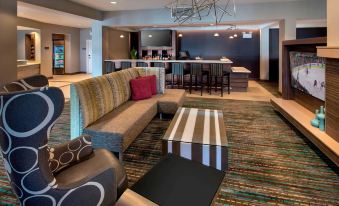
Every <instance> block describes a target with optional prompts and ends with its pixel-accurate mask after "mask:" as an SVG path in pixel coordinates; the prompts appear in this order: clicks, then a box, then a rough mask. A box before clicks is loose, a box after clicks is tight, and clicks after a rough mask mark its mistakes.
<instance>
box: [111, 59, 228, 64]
mask: <svg viewBox="0 0 339 206" xmlns="http://www.w3.org/2000/svg"><path fill="white" fill-rule="evenodd" d="M105 61H106V62H123V61H128V62H133V63H134V62H146V63H147V62H164V63H198V64H199V63H200V64H232V63H233V62H232V61H231V60H229V59H225V60H144V59H107V60H105Z"/></svg>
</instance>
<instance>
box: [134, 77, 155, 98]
mask: <svg viewBox="0 0 339 206" xmlns="http://www.w3.org/2000/svg"><path fill="white" fill-rule="evenodd" d="M138 79H147V80H148V81H150V89H151V92H152V95H156V94H157V77H156V76H155V75H151V76H144V77H138Z"/></svg>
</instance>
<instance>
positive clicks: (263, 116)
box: [0, 98, 339, 205]
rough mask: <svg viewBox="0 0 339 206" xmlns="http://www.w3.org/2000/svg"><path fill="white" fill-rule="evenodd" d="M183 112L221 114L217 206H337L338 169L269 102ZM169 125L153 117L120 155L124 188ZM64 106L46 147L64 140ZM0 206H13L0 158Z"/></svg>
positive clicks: (199, 102) (147, 162) (197, 102)
mask: <svg viewBox="0 0 339 206" xmlns="http://www.w3.org/2000/svg"><path fill="white" fill-rule="evenodd" d="M185 106H186V107H198V108H209V109H220V110H223V113H224V118H225V125H226V130H227V135H228V140H229V144H230V157H229V158H230V169H229V171H228V172H227V174H226V176H225V179H224V181H223V183H222V188H221V191H220V193H219V194H218V199H217V205H339V175H338V174H339V169H338V167H335V166H334V165H333V163H331V162H329V160H328V159H327V158H326V157H325V156H324V155H323V154H321V153H320V152H319V151H318V150H317V149H316V148H314V146H312V144H311V143H310V142H309V141H308V140H306V139H305V138H304V137H303V136H302V135H301V134H299V133H298V132H297V131H295V130H294V129H293V127H291V126H290V125H289V124H288V123H287V122H286V121H284V119H283V118H282V117H280V116H279V115H278V114H277V113H275V112H274V110H273V109H272V107H271V106H270V104H269V103H265V102H251V101H236V100H213V99H201V98H187V99H186V101H185ZM169 123H170V120H169V119H168V120H160V119H159V118H155V119H154V120H153V121H152V122H151V124H150V125H149V126H148V127H147V128H146V129H145V130H144V132H143V133H142V134H141V135H140V136H139V137H138V138H137V139H136V140H135V141H134V142H133V144H132V145H131V146H130V147H129V149H128V150H127V151H126V154H125V157H124V164H125V167H126V169H127V173H128V177H129V181H130V185H131V184H133V183H134V182H136V181H137V180H138V179H139V178H140V177H141V176H142V175H143V174H145V173H146V172H147V171H148V170H149V169H150V168H152V166H153V165H154V164H156V163H157V162H158V161H159V159H160V155H161V141H160V139H161V137H162V136H163V135H164V133H165V131H166V129H167V127H168V126H169ZM68 131H69V105H68V104H67V105H66V107H65V111H64V113H63V115H62V117H61V118H60V120H59V122H58V123H57V125H56V126H55V128H54V129H53V131H52V133H53V135H52V137H51V140H50V143H52V144H56V143H60V142H63V141H65V139H66V137H68V136H69V132H68ZM0 204H2V205H15V204H17V201H16V198H15V197H14V196H13V193H12V191H11V189H10V187H9V185H8V182H7V177H6V175H5V173H4V169H3V164H2V159H1V158H0Z"/></svg>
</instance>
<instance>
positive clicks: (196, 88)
mask: <svg viewBox="0 0 339 206" xmlns="http://www.w3.org/2000/svg"><path fill="white" fill-rule="evenodd" d="M194 78H195V91H197V90H198V75H195V77H194Z"/></svg>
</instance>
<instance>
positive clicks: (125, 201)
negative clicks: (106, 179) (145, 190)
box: [115, 189, 157, 206]
mask: <svg viewBox="0 0 339 206" xmlns="http://www.w3.org/2000/svg"><path fill="white" fill-rule="evenodd" d="M135 205H138V206H157V204H155V203H154V202H152V201H150V200H148V199H146V198H145V197H143V196H141V195H139V194H138V193H136V192H133V191H132V190H130V189H127V190H126V191H125V192H124V193H123V194H122V196H121V197H120V198H119V200H118V202H117V203H116V204H115V206H135Z"/></svg>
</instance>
